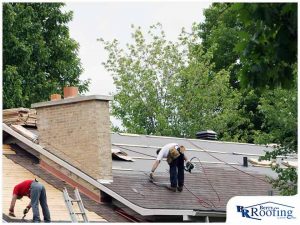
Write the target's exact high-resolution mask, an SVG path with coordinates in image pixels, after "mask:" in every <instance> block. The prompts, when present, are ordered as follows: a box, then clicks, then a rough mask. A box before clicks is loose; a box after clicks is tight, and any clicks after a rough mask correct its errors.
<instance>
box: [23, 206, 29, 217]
mask: <svg viewBox="0 0 300 225" xmlns="http://www.w3.org/2000/svg"><path fill="white" fill-rule="evenodd" d="M29 209H30V207H28V206H27V207H26V208H25V209H24V210H23V214H24V215H25V214H27V213H28V211H29Z"/></svg>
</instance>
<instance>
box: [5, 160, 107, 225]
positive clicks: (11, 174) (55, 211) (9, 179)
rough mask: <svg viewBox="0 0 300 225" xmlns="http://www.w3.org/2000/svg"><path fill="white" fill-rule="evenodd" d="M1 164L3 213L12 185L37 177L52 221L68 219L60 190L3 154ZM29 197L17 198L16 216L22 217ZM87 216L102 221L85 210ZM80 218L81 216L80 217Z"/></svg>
mask: <svg viewBox="0 0 300 225" xmlns="http://www.w3.org/2000/svg"><path fill="white" fill-rule="evenodd" d="M2 159H3V161H2V165H3V185H2V186H3V187H2V191H3V203H2V204H3V213H5V214H8V209H9V206H10V201H11V197H12V191H13V187H14V186H15V185H16V184H18V183H20V182H22V181H24V180H27V179H34V178H37V179H38V180H39V182H41V183H42V184H43V185H44V186H45V188H46V192H47V200H48V206H49V210H50V214H51V219H52V221H70V216H69V214H68V211H67V208H66V206H65V203H64V199H63V197H62V192H61V191H60V190H58V189H56V188H55V187H53V186H52V185H50V184H48V183H47V181H45V180H43V179H41V178H39V177H37V176H35V175H34V174H32V173H31V172H29V171H28V170H26V169H24V168H23V167H21V166H20V165H18V164H16V163H14V162H13V161H12V160H10V159H8V158H7V157H6V156H5V155H3V157H2ZM29 201H30V199H29V198H27V197H24V198H22V199H21V200H17V202H16V207H15V214H16V216H17V218H22V216H23V209H24V208H25V207H26V206H27V205H28V203H29ZM40 214H41V219H43V216H42V211H41V209H40ZM87 216H88V219H89V220H90V221H96V222H104V221H106V220H104V219H103V218H102V217H101V216H99V215H97V214H95V213H93V212H90V211H87ZM26 218H27V219H28V218H30V219H31V218H32V210H30V211H29V213H28V215H27V216H26ZM80 220H81V218H80Z"/></svg>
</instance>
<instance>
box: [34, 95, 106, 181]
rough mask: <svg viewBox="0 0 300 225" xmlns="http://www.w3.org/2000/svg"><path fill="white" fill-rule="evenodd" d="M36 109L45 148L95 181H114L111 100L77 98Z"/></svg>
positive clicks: (41, 142) (40, 142) (40, 104)
mask: <svg viewBox="0 0 300 225" xmlns="http://www.w3.org/2000/svg"><path fill="white" fill-rule="evenodd" d="M77 100H79V101H77ZM33 107H35V108H36V110H37V127H38V131H39V144H40V145H41V146H43V147H45V148H46V149H47V150H49V151H50V152H52V153H54V154H55V155H57V156H58V157H60V158H62V159H64V160H66V161H67V162H69V163H71V164H72V165H73V166H75V167H77V168H78V169H80V170H82V171H83V172H85V173H87V174H88V175H90V176H91V177H93V178H94V179H97V180H98V179H100V180H112V159H111V141H110V120H109V104H108V100H107V99H104V100H101V99H99V97H97V98H91V97H76V98H73V99H71V100H70V99H65V100H59V101H55V102H46V103H37V104H33Z"/></svg>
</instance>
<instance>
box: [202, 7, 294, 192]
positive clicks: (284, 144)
mask: <svg viewBox="0 0 300 225" xmlns="http://www.w3.org/2000/svg"><path fill="white" fill-rule="evenodd" d="M204 14H205V21H204V22H203V23H201V24H200V25H199V27H198V28H199V31H198V33H199V36H200V37H201V38H202V44H203V47H204V49H205V51H207V52H208V51H211V52H212V54H213V57H212V61H211V62H212V63H214V64H215V65H216V67H215V72H218V71H220V70H221V69H224V68H228V70H229V72H230V76H231V82H230V83H231V85H232V87H235V88H237V89H238V90H239V92H240V94H241V95H242V98H240V102H239V107H238V108H237V111H236V113H237V115H238V117H239V119H238V120H237V121H238V123H237V124H236V125H235V126H230V125H229V126H227V127H228V128H229V129H230V130H231V131H232V132H229V133H228V135H229V136H223V137H221V138H222V139H223V140H225V138H226V139H232V140H235V141H237V140H238V141H246V142H250V143H253V142H254V143H260V144H266V143H277V144H279V146H280V147H278V148H276V149H274V150H273V151H270V152H269V153H267V154H266V156H265V157H264V158H265V159H274V158H276V157H277V156H279V155H281V156H286V155H287V154H295V153H297V110H296V108H297V100H296V97H297V87H296V84H297V4H296V3H264V4H261V3H255V4H253V3H251V4H249V3H230V4H229V3H225V4H224V3H215V4H213V5H212V6H211V7H210V8H209V9H207V10H205V13H204ZM236 81H238V83H236ZM236 84H240V85H236ZM282 88H285V89H282ZM224 122H226V120H220V123H222V124H223V123H224ZM216 131H217V132H218V130H216ZM274 169H275V171H276V172H277V173H278V179H275V180H272V183H273V184H274V186H275V187H277V188H279V190H280V191H281V193H282V194H284V195H288V194H295V193H296V191H297V172H296V170H295V169H291V168H289V169H283V168H279V167H276V168H274Z"/></svg>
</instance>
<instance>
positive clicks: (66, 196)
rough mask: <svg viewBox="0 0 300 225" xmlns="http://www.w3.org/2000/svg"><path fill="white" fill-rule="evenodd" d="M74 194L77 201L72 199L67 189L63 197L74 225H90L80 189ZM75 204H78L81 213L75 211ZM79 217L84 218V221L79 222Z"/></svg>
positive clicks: (76, 189) (75, 190)
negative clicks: (75, 224)
mask: <svg viewBox="0 0 300 225" xmlns="http://www.w3.org/2000/svg"><path fill="white" fill-rule="evenodd" d="M74 194H75V198H76V199H71V198H70V196H69V194H68V190H67V188H64V190H63V197H64V199H65V203H66V206H67V209H68V211H69V215H70V217H71V221H72V223H78V222H84V223H88V222H89V221H88V218H87V216H86V212H85V209H84V206H83V203H82V200H81V197H80V194H79V191H78V188H75V189H74ZM74 202H75V203H77V204H78V207H79V210H80V212H75V211H74V208H73V203H74ZM78 215H79V216H82V219H83V221H78V220H77V216H78Z"/></svg>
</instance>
